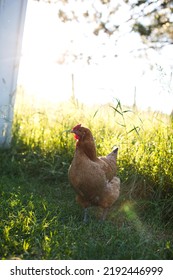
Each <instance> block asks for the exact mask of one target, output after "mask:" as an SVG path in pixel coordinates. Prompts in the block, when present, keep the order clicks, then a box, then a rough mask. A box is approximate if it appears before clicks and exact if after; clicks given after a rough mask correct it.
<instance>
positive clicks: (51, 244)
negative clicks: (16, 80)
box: [0, 100, 173, 259]
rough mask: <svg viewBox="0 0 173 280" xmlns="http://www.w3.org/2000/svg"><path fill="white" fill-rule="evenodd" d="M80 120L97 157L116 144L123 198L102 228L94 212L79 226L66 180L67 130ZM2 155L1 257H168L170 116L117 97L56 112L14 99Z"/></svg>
mask: <svg viewBox="0 0 173 280" xmlns="http://www.w3.org/2000/svg"><path fill="white" fill-rule="evenodd" d="M24 106H25V107H24ZM78 123H82V125H84V126H87V127H89V128H90V129H91V130H92V133H93V135H94V137H95V141H96V147H97V152H98V156H99V155H106V154H108V153H109V152H110V151H111V150H112V149H113V147H114V146H118V147H119V155H118V176H119V177H120V178H121V196H120V199H119V201H117V204H116V205H115V208H114V209H113V211H112V212H111V213H110V215H109V217H108V221H107V222H105V224H103V225H100V223H98V220H97V218H96V217H95V215H96V216H97V215H99V212H98V213H95V211H94V212H93V211H92V210H91V217H93V218H91V220H90V223H89V225H87V226H86V225H83V223H82V222H81V221H82V212H81V209H80V207H79V206H77V205H76V203H75V198H74V192H73V190H72V189H71V188H70V185H69V183H68V179H67V172H68V167H69V165H70V162H71V160H72V157H73V154H74V149H75V141H74V139H73V135H71V133H70V129H71V128H72V127H73V126H75V125H76V124H78ZM0 160H1V165H0V172H1V178H0V191H1V204H0V205H1V211H0V251H1V254H0V256H1V258H5V259H6V258H14V257H16V256H19V257H20V258H24V259H30V258H37V259H53V258H55V259H94V258H95V259H147V258H148V259H149V258H150V259H159V258H162V259H171V258H173V240H172V237H171V234H170V230H171V229H172V222H173V215H172V213H173V124H172V120H171V119H170V118H169V116H166V115H163V114H161V113H156V112H155V113H153V112H142V111H137V110H135V111H133V110H132V109H131V108H124V107H123V106H122V104H121V103H120V101H119V100H115V101H114V103H112V104H107V105H103V106H100V107H87V106H84V105H82V104H79V103H77V102H75V101H74V100H73V102H69V103H65V104H59V105H58V106H57V107H54V108H53V109H52V107H50V108H49V106H48V104H47V105H46V107H45V108H43V107H42V108H41V107H38V106H30V105H26V104H25V105H23V104H20V102H17V105H16V111H15V118H14V124H13V141H12V147H11V149H10V150H8V151H0ZM94 217H95V218H94ZM100 229H101V230H100ZM157 236H158V237H159V238H158V239H157Z"/></svg>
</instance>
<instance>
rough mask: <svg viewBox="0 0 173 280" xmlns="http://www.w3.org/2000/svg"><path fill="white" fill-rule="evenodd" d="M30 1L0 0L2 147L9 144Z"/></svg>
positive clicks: (0, 131)
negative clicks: (23, 36) (27, 8)
mask: <svg viewBox="0 0 173 280" xmlns="http://www.w3.org/2000/svg"><path fill="white" fill-rule="evenodd" d="M26 7H27V0H0V147H9V146H10V141H11V127H12V121H13V108H14V101H15V93H16V84H17V75H18V68H19V60H20V52H21V44H22V35H23V28H24V21H25V14H26Z"/></svg>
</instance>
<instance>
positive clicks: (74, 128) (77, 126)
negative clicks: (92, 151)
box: [73, 124, 81, 130]
mask: <svg viewBox="0 0 173 280" xmlns="http://www.w3.org/2000/svg"><path fill="white" fill-rule="evenodd" d="M80 127H81V124H78V125H76V126H75V127H73V130H76V129H79V128H80Z"/></svg>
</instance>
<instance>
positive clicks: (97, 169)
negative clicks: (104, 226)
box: [68, 125, 120, 222]
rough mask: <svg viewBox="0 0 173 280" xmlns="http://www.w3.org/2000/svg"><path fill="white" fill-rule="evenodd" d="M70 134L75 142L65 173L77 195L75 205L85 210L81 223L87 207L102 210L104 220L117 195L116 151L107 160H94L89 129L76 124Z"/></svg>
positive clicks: (92, 140) (118, 183)
mask: <svg viewBox="0 0 173 280" xmlns="http://www.w3.org/2000/svg"><path fill="white" fill-rule="evenodd" d="M71 132H72V133H74V134H75V139H76V140H77V143H76V150H75V154H74V158H73V160H72V163H71V166H70V168H69V172H68V176H69V181H70V183H71V185H72V186H73V188H74V190H75V191H76V193H77V197H76V199H77V202H78V203H79V204H80V205H81V206H82V207H83V208H84V210H85V212H84V221H85V222H86V220H87V208H88V207H90V206H99V207H101V208H103V215H102V220H104V219H105V218H106V215H107V212H108V209H109V208H110V207H111V206H112V205H113V204H114V202H115V201H116V200H117V199H118V197H119V194H120V179H119V178H118V177H116V170H117V166H116V159H117V153H118V148H116V149H115V150H114V151H113V152H111V153H110V154H109V155H107V156H106V157H97V154H96V146H95V142H94V138H93V136H92V133H91V131H90V130H89V129H88V128H85V127H82V126H81V125H77V126H75V127H74V128H73V129H72V131H71Z"/></svg>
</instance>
